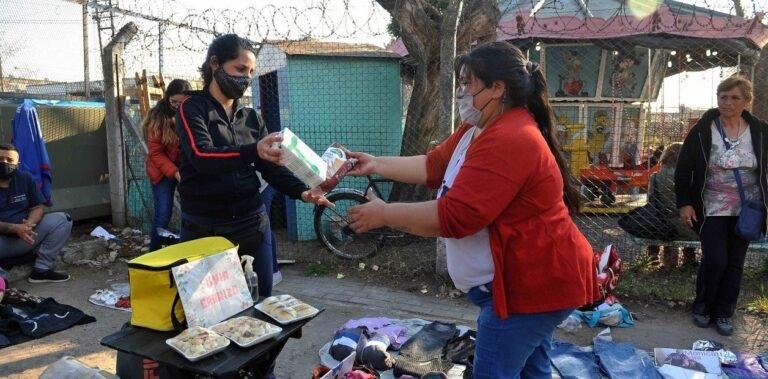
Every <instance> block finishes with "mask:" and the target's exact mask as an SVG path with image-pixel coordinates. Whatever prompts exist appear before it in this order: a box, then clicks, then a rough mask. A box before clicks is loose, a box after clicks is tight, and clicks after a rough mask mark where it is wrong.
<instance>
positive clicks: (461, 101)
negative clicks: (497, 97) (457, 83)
mask: <svg viewBox="0 0 768 379" xmlns="http://www.w3.org/2000/svg"><path fill="white" fill-rule="evenodd" d="M483 91H485V88H483V89H481V90H480V91H477V93H476V94H474V95H471V94H469V89H468V88H463V89H462V88H459V89H458V90H457V91H456V107H457V108H459V117H460V118H461V122H463V123H467V124H470V125H474V126H477V124H479V123H480V120H481V119H482V118H483V109H485V107H487V106H488V104H490V103H491V100H488V102H487V103H485V105H483V108H481V109H477V108H475V96H477V94H478V93H480V92H483Z"/></svg>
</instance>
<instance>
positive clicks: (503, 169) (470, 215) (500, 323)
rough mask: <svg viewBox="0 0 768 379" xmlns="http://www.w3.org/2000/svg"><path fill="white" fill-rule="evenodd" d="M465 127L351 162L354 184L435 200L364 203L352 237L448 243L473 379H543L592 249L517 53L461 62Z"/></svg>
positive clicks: (507, 50)
mask: <svg viewBox="0 0 768 379" xmlns="http://www.w3.org/2000/svg"><path fill="white" fill-rule="evenodd" d="M457 63H459V65H460V68H461V70H460V86H459V88H458V89H457V92H456V106H457V108H458V109H459V114H460V116H461V119H462V122H463V125H462V126H461V128H460V129H459V130H457V131H456V132H455V133H454V134H453V135H451V136H450V137H448V139H446V140H445V141H444V142H443V143H442V144H441V145H440V146H438V147H437V148H435V149H434V150H432V151H431V152H429V153H428V154H427V155H420V156H412V157H373V156H371V155H368V154H364V153H352V155H353V156H355V157H357V158H358V159H359V164H358V165H357V166H356V168H355V170H354V171H353V172H352V174H354V175H368V174H372V173H375V174H378V175H381V176H383V177H387V178H391V179H394V180H397V181H401V182H405V183H413V184H426V185H427V186H430V187H431V188H435V189H438V194H437V200H432V201H425V202H419V203H389V204H387V203H384V202H383V201H381V200H380V199H377V198H374V197H373V196H372V195H371V194H369V199H370V201H369V202H368V203H366V204H363V205H359V206H357V207H355V208H353V209H351V210H350V219H351V227H352V229H354V230H355V231H356V232H358V233H359V232H363V231H366V230H369V229H374V228H378V227H382V226H389V227H393V228H397V229H399V230H402V231H406V232H408V233H412V234H416V235H421V236H442V237H445V238H446V250H447V262H448V272H449V274H450V276H451V279H452V280H453V282H454V284H455V285H456V287H457V288H458V289H460V290H462V291H463V292H465V293H467V294H468V297H469V299H470V300H471V301H472V302H474V303H475V304H477V305H478V306H479V307H480V315H479V317H478V320H477V324H478V334H477V345H476V351H475V360H474V372H473V374H474V377H475V378H478V379H484V378H494V379H500V378H518V377H520V376H521V375H522V376H524V377H530V378H551V377H552V373H551V369H550V363H549V356H548V351H549V350H550V341H551V338H552V333H553V331H554V329H555V327H556V326H557V325H558V324H559V323H560V322H562V321H563V320H564V319H565V318H567V317H568V315H569V314H570V313H571V312H572V311H573V310H574V308H576V307H578V306H581V305H583V304H587V303H590V302H592V301H593V299H594V295H595V293H596V283H595V267H594V265H593V253H592V248H591V246H590V244H589V242H587V240H586V238H584V236H583V235H582V234H581V232H580V231H579V230H578V228H577V227H576V225H575V224H574V222H573V220H572V219H571V213H572V212H575V211H576V210H578V209H579V205H580V201H581V198H580V195H579V193H578V190H577V188H576V187H575V186H574V182H573V181H572V178H571V176H570V174H569V170H568V167H567V164H566V162H565V160H564V158H563V156H562V155H561V154H560V149H559V143H558V142H557V139H556V137H555V129H554V126H553V114H552V108H551V106H550V104H549V99H548V96H547V84H546V81H545V79H544V75H543V73H542V72H541V70H540V68H539V66H538V64H536V63H534V62H528V61H527V60H526V59H525V56H524V55H523V54H522V53H521V52H520V50H519V49H517V48H516V47H514V46H513V45H511V44H509V43H506V42H491V43H488V44H485V45H482V46H479V47H477V48H475V49H474V50H472V51H471V52H470V53H469V54H468V55H466V56H463V57H460V58H459V60H458V62H457Z"/></svg>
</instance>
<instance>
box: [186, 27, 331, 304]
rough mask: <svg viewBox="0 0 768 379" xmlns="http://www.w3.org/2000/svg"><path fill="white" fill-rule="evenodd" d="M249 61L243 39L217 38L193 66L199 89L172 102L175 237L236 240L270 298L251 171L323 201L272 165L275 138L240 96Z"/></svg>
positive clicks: (265, 223)
mask: <svg viewBox="0 0 768 379" xmlns="http://www.w3.org/2000/svg"><path fill="white" fill-rule="evenodd" d="M255 67H256V55H255V53H254V50H253V47H252V46H251V44H250V43H249V42H248V41H246V40H244V39H242V38H240V37H238V36H237V35H235V34H227V35H222V36H220V37H217V38H216V39H215V40H214V41H213V42H212V43H211V45H210V46H209V48H208V54H207V56H206V58H205V62H204V63H203V65H202V66H201V67H200V72H201V73H202V77H203V83H204V87H203V90H202V91H196V92H190V93H189V94H190V96H189V97H188V98H187V99H186V100H184V102H183V103H182V104H181V105H180V106H179V110H178V115H177V117H176V132H177V134H178V135H179V137H180V138H179V139H180V143H181V152H182V154H181V155H182V158H181V165H180V166H179V172H180V174H181V182H180V183H179V194H180V195H181V219H182V228H181V240H182V241H188V240H191V239H196V238H201V237H206V236H222V237H225V238H227V239H229V240H230V241H232V242H234V243H236V244H238V245H240V249H239V253H240V254H248V255H252V256H253V257H254V263H253V266H254V271H256V273H257V274H258V277H259V295H260V296H270V295H271V294H272V252H271V239H270V238H264V232H265V231H266V230H269V217H268V215H267V213H266V212H265V207H264V204H263V203H262V201H261V196H260V195H259V187H260V181H259V178H258V176H257V175H256V171H258V172H260V173H261V175H262V176H263V178H264V179H265V180H266V181H267V182H268V183H269V184H270V185H272V186H274V187H275V188H276V189H278V190H279V191H280V192H282V193H284V194H286V195H288V196H290V197H291V198H293V199H301V200H303V201H305V202H312V203H323V204H327V200H326V199H325V197H323V196H322V195H320V194H319V192H317V191H316V190H313V191H310V190H309V189H308V188H307V186H305V185H304V183H302V182H301V181H300V180H299V179H297V178H296V177H295V176H293V174H291V172H290V171H288V169H286V168H285V167H281V166H279V165H277V164H275V163H273V162H276V161H278V160H279V154H280V150H279V149H272V148H271V147H270V145H271V144H272V143H273V142H275V141H279V140H280V138H281V137H279V136H277V134H276V133H273V134H270V135H267V129H266V127H265V125H264V122H263V121H262V119H261V116H260V115H259V113H258V112H256V111H254V110H253V108H250V107H246V106H245V105H244V104H241V103H240V102H239V99H240V98H241V97H242V96H243V94H244V93H245V90H246V88H247V87H248V86H249V85H250V83H251V80H252V79H251V75H253V72H254V69H255Z"/></svg>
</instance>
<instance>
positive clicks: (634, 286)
mask: <svg viewBox="0 0 768 379" xmlns="http://www.w3.org/2000/svg"><path fill="white" fill-rule="evenodd" d="M696 270H697V267H692V266H688V267H680V268H676V269H672V270H669V269H665V268H664V267H659V265H658V262H656V261H655V260H653V259H652V258H650V257H647V256H644V257H639V258H638V259H636V260H635V261H633V262H628V263H626V264H625V265H624V270H623V271H622V276H621V281H620V282H619V286H618V289H617V290H618V291H617V292H618V293H617V296H618V297H619V299H621V298H622V297H628V298H632V299H636V300H640V301H646V302H664V303H669V302H675V303H676V304H677V305H682V306H690V305H691V304H692V303H693V298H694V296H695V295H696ZM767 281H768V271H767V270H766V269H765V267H758V268H757V269H751V270H750V269H745V270H744V276H743V279H742V283H741V294H740V295H739V303H738V305H737V307H738V309H741V310H743V311H746V312H747V313H753V314H760V315H768V288H766V287H765V283H766V282H767Z"/></svg>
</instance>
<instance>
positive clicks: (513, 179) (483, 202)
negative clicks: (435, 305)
mask: <svg viewBox="0 0 768 379" xmlns="http://www.w3.org/2000/svg"><path fill="white" fill-rule="evenodd" d="M469 128H470V125H466V124H465V125H463V126H462V127H461V128H460V129H459V130H458V131H456V132H455V133H454V134H453V135H451V136H450V137H448V139H446V140H445V142H443V143H442V144H441V145H440V146H438V147H437V148H435V149H434V150H432V151H431V152H430V153H429V154H428V155H427V185H429V186H430V187H432V188H438V187H439V186H440V185H441V182H442V179H443V175H444V174H445V170H446V167H447V165H448V161H449V160H450V159H451V155H452V154H453V150H454V149H455V148H456V145H457V144H458V142H459V140H460V139H461V137H462V135H463V134H464V132H466V131H467V129H469ZM437 204H438V215H439V219H440V235H442V236H443V237H450V238H462V237H466V236H469V235H472V234H474V233H477V232H478V231H480V230H481V229H482V228H484V227H488V230H489V235H490V239H491V241H490V242H491V254H492V256H493V263H494V266H495V275H494V278H493V306H494V312H495V313H496V315H497V316H499V317H501V318H503V319H504V318H507V317H508V315H509V314H510V313H537V312H547V311H555V310H561V309H566V308H572V307H578V306H581V305H584V304H587V303H591V302H592V301H593V300H594V299H595V297H596V295H597V293H598V292H597V283H596V272H595V270H596V268H595V266H594V258H593V257H594V254H593V252H592V247H591V246H590V244H589V242H588V241H587V239H586V238H585V237H584V235H582V234H581V232H580V231H579V229H578V228H577V227H576V225H575V224H574V223H573V220H572V219H571V216H570V215H569V213H568V209H567V207H566V206H565V203H564V202H563V180H562V176H561V174H560V170H559V169H558V166H557V162H556V161H555V157H554V156H553V155H552V153H551V152H550V150H549V147H548V146H547V143H546V141H545V140H544V137H543V136H542V134H541V132H540V131H539V129H538V127H537V125H536V121H535V120H534V119H533V116H532V115H531V114H530V113H529V112H528V111H527V110H526V109H524V108H514V109H511V110H508V111H506V112H505V113H504V114H502V115H501V117H499V119H497V120H496V121H495V122H494V123H493V124H491V125H488V126H486V127H485V130H484V131H483V132H482V133H481V134H480V135H479V136H478V137H477V138H476V139H475V141H473V142H472V144H471V145H470V147H469V149H468V151H467V155H466V158H465V161H464V165H463V166H462V168H461V171H460V172H459V174H458V176H457V177H456V180H455V181H454V183H453V186H452V187H451V190H450V191H448V193H447V194H446V196H444V197H442V198H440V199H438V203H437Z"/></svg>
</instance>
